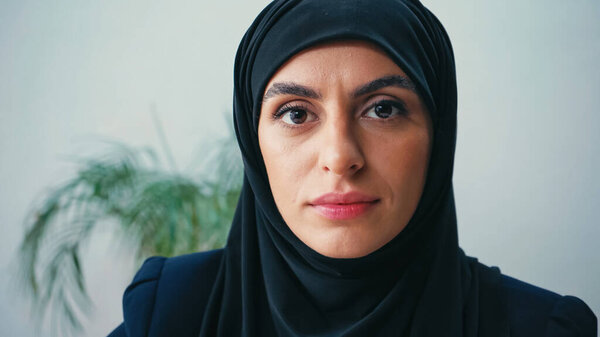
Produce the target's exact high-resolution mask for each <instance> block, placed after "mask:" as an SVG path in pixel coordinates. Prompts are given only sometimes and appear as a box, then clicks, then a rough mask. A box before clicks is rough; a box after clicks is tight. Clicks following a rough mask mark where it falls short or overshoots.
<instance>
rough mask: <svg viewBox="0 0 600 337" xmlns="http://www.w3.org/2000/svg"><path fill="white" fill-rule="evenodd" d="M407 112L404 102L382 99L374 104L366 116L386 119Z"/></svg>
mask: <svg viewBox="0 0 600 337" xmlns="http://www.w3.org/2000/svg"><path fill="white" fill-rule="evenodd" d="M403 114H406V109H405V107H404V105H403V104H402V103H399V102H394V101H380V102H377V103H375V104H373V105H372V106H371V107H370V108H369V110H367V113H366V114H365V116H367V117H371V118H377V119H386V118H390V117H392V116H395V115H403Z"/></svg>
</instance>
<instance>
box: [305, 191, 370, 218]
mask: <svg viewBox="0 0 600 337" xmlns="http://www.w3.org/2000/svg"><path fill="white" fill-rule="evenodd" d="M378 202H379V199H378V198H376V197H373V196H369V195H367V194H364V193H361V192H357V191H352V192H348V193H327V194H323V195H322V196H320V197H318V198H316V199H314V200H312V201H311V202H310V203H309V205H310V206H311V207H313V208H314V209H315V210H316V211H317V213H319V214H320V215H322V216H324V217H325V218H328V219H330V220H347V219H353V218H357V217H359V216H361V215H363V214H364V213H366V212H367V211H368V210H370V209H371V208H372V207H373V206H375V205H376V204H377V203H378Z"/></svg>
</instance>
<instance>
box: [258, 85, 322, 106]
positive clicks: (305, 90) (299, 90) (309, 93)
mask: <svg viewBox="0 0 600 337" xmlns="http://www.w3.org/2000/svg"><path fill="white" fill-rule="evenodd" d="M277 95H295V96H302V97H307V98H314V99H319V98H321V94H320V93H318V92H316V91H314V90H313V89H311V88H309V87H306V86H303V85H301V84H298V83H294V82H277V83H273V85H272V86H271V87H270V88H269V90H267V92H266V93H265V95H264V96H263V102H264V101H266V100H268V99H269V98H271V97H273V96H277Z"/></svg>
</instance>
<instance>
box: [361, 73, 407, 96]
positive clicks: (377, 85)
mask: <svg viewBox="0 0 600 337" xmlns="http://www.w3.org/2000/svg"><path fill="white" fill-rule="evenodd" d="M385 87H397V88H402V89H408V90H411V91H414V92H416V89H415V84H414V83H413V82H412V81H411V80H410V79H409V78H408V77H405V76H401V75H389V76H384V77H380V78H378V79H376V80H373V81H371V82H369V83H367V84H365V85H363V86H362V87H360V88H358V89H356V90H354V93H353V94H352V95H353V96H354V97H358V96H362V95H366V94H370V93H372V92H374V91H377V90H379V89H381V88H385Z"/></svg>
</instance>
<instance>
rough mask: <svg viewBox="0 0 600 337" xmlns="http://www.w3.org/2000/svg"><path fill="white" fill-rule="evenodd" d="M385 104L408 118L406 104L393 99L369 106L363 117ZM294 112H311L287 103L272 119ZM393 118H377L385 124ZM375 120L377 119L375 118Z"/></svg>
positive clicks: (298, 105)
mask: <svg viewBox="0 0 600 337" xmlns="http://www.w3.org/2000/svg"><path fill="white" fill-rule="evenodd" d="M383 104H389V105H391V106H392V107H394V108H396V109H398V110H399V113H398V115H401V116H406V115H407V114H408V109H407V108H406V105H405V104H404V102H402V101H400V100H391V99H381V100H378V101H376V102H373V103H372V104H371V105H369V106H368V107H367V108H366V109H365V110H364V111H363V113H362V114H361V115H364V114H366V113H367V112H368V111H370V110H371V109H373V108H375V107H376V106H378V105H383ZM294 110H303V111H306V113H307V114H310V113H311V112H310V111H309V110H310V109H308V108H307V107H306V106H304V105H303V104H299V103H286V104H284V105H282V106H281V107H280V108H279V109H277V110H276V111H275V112H274V113H273V114H272V118H273V119H274V120H280V119H281V118H282V116H283V115H285V114H286V113H288V112H290V111H294ZM390 118H391V117H388V118H377V119H379V120H380V121H381V122H383V123H385V122H386V121H387V120H388V119H390ZM374 119H375V118H374ZM282 124H284V126H285V127H288V128H297V127H300V126H301V125H302V124H297V125H298V126H293V125H291V124H288V123H282Z"/></svg>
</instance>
